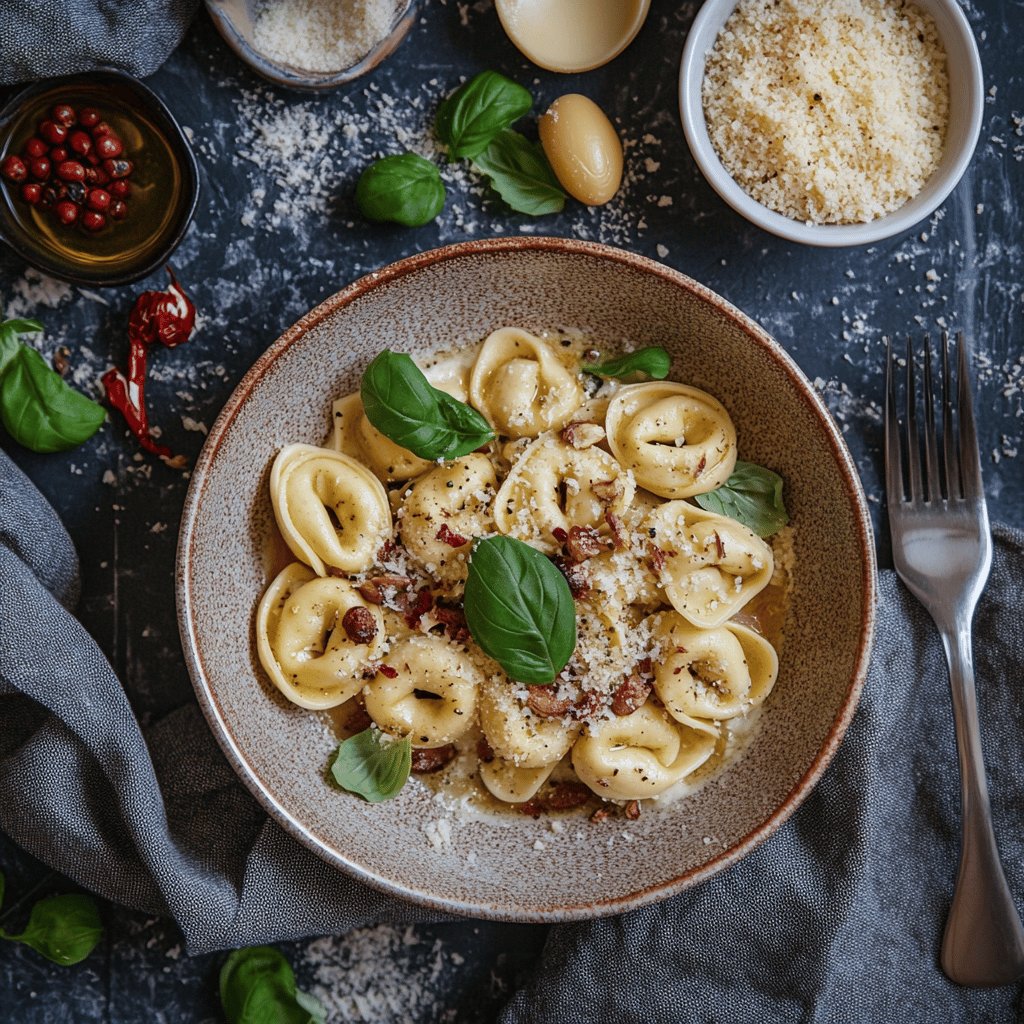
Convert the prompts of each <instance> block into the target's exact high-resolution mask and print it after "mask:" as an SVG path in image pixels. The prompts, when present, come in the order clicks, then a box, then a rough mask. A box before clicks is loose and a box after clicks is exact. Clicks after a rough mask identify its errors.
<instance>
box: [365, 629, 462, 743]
mask: <svg viewBox="0 0 1024 1024" xmlns="http://www.w3.org/2000/svg"><path fill="white" fill-rule="evenodd" d="M386 664H387V665H389V666H390V667H391V668H392V669H393V670H394V671H395V672H397V675H396V676H395V677H394V678H393V679H389V678H388V677H387V675H385V674H384V673H383V672H378V673H377V675H376V676H375V677H374V679H373V681H372V682H370V683H368V684H367V686H366V689H365V690H364V700H365V702H366V711H367V714H369V716H370V717H371V718H372V719H373V720H374V722H376V723H377V725H378V726H380V728H381V730H383V731H384V732H386V733H390V734H391V735H393V736H409V737H410V738H411V739H412V745H413V746H414V747H443V746H446V745H447V744H449V743H451V742H453V741H454V740H457V739H458V738H459V737H460V736H461V735H462V734H463V733H464V732H465V731H466V730H467V729H468V728H469V727H470V726H471V725H472V724H473V716H474V712H475V710H476V694H477V687H478V685H479V683H480V675H479V673H478V671H477V669H476V668H475V667H474V665H473V663H472V662H471V661H470V660H469V658H468V657H466V655H465V653H464V652H462V651H460V650H459V649H458V648H456V647H454V646H452V645H451V644H450V643H448V641H447V640H444V639H442V638H441V637H436V636H410V637H406V638H405V639H403V640H399V641H398V642H397V643H395V644H393V645H392V647H391V650H389V651H388V653H387V657H386Z"/></svg>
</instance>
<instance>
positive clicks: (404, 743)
mask: <svg viewBox="0 0 1024 1024" xmlns="http://www.w3.org/2000/svg"><path fill="white" fill-rule="evenodd" d="M411 770H412V741H411V740H410V739H409V737H408V736H407V737H406V738H405V739H403V740H395V739H392V738H391V737H390V736H385V735H384V733H382V732H380V730H378V729H374V728H373V727H372V726H371V727H370V728H369V729H364V730H363V731H362V732H357V733H356V734H355V736H350V737H349V738H348V739H347V740H345V741H344V742H343V743H341V744H340V745H339V747H338V752H337V754H336V755H335V757H334V764H332V765H331V774H332V775H333V776H334V781H335V782H337V784H338V785H339V786H341V788H342V789H347V790H348V791H349V792H350V793H355V794H356V795H358V796H361V797H362V798H363V799H364V800H368V801H369V802H370V803H371V804H378V803H380V802H381V801H382V800H390V799H391V798H392V797H393V796H397V795H398V793H399V791H400V790H401V788H402V787H403V786H404V785H405V780H406V779H408V778H409V772H410V771H411Z"/></svg>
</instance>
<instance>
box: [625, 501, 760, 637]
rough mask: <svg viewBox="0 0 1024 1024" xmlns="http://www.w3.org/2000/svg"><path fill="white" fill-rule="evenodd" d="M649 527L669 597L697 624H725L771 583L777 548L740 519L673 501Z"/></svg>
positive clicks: (654, 515) (647, 522) (652, 515)
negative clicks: (773, 547)
mask: <svg viewBox="0 0 1024 1024" xmlns="http://www.w3.org/2000/svg"><path fill="white" fill-rule="evenodd" d="M645 525H646V526H647V528H648V533H649V534H650V536H651V538H652V539H651V545H652V551H654V552H655V564H656V565H657V566H658V567H659V569H658V573H659V576H660V578H661V581H662V584H663V586H664V588H665V596H666V597H667V598H668V600H669V601H670V602H671V604H672V607H673V608H675V610H676V611H677V612H679V614H680V615H682V616H683V618H685V619H687V620H689V621H690V622H692V623H693V624H694V625H695V626H704V627H706V628H710V627H713V626H720V625H721V624H722V623H723V622H725V621H726V619H730V618H732V616H733V615H735V614H736V612H738V611H739V610H740V608H742V607H743V605H745V604H746V603H747V602H748V601H749V600H750V599H751V598H752V597H753V596H754V595H755V594H757V593H759V592H760V591H761V590H763V589H764V588H765V587H766V586H767V585H768V583H769V582H770V581H771V578H772V572H773V571H774V560H773V558H772V549H771V548H770V547H769V546H768V545H767V544H766V543H765V542H764V541H763V540H762V539H761V538H760V537H758V536H757V534H756V533H754V532H753V530H750V529H748V528H747V527H746V526H744V525H743V524H742V523H738V522H736V520H735V519H729V518H728V517H727V516H720V515H717V514H716V513H714V512H705V511H704V510H703V509H701V508H697V507H696V506H695V505H691V504H690V503H689V502H688V501H668V502H665V504H664V505H662V506H661V507H660V508H657V509H655V510H654V511H653V512H651V513H650V515H648V517H647V519H646V520H645Z"/></svg>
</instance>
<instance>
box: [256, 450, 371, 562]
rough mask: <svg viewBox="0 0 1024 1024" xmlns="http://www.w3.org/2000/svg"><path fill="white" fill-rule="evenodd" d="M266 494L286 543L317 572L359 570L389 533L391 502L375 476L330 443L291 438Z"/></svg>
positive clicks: (272, 473)
mask: <svg viewBox="0 0 1024 1024" xmlns="http://www.w3.org/2000/svg"><path fill="white" fill-rule="evenodd" d="M270 497H271V501H272V503H273V506H274V515H275V517H276V519H277V525H278V528H279V529H280V530H281V536H282V537H284V539H285V543H286V544H287V545H288V547H289V548H291V550H292V554H293V555H295V557H296V558H298V559H301V560H302V561H303V562H305V563H306V564H307V565H309V566H312V568H313V570H314V571H315V572H316V574H317V575H318V576H325V575H326V574H327V570H328V568H334V569H340V570H341V571H342V572H346V573H356V572H362V571H363V570H364V569H368V568H369V567H370V566H371V565H373V561H374V557H375V555H376V553H377V550H378V549H379V548H380V546H381V545H382V544H383V543H384V542H385V541H386V540H387V539H388V538H389V537H390V535H391V506H390V505H389V504H388V496H387V493H386V492H385V490H384V488H383V487H382V486H381V483H380V481H379V480H378V479H377V478H376V477H375V476H374V475H373V474H372V473H370V472H369V471H368V470H367V469H366V467H365V466H361V465H360V464H359V463H358V462H356V461H355V459H352V458H349V456H347V455H343V454H342V453H341V452H335V451H331V450H330V449H329V448H316V447H314V446H313V445H310V444H290V445H288V446H287V447H286V448H282V449H281V451H280V452H279V453H278V456H277V458H276V459H275V460H274V466H273V468H272V470H271V472H270Z"/></svg>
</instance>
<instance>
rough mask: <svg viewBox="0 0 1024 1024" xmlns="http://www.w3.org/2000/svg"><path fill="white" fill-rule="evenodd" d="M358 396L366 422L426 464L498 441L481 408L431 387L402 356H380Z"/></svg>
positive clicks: (368, 368) (370, 369)
mask: <svg viewBox="0 0 1024 1024" xmlns="http://www.w3.org/2000/svg"><path fill="white" fill-rule="evenodd" d="M359 394H360V396H361V397H362V400H363V409H364V411H365V412H366V418H367V419H368V420H369V421H370V422H371V423H372V424H373V425H374V426H375V427H376V428H377V429H378V430H379V431H380V432H381V433H382V434H383V435H384V436H385V437H387V438H390V439H391V440H392V441H394V442H395V444H397V445H400V446H401V447H402V448H405V449H407V450H408V451H410V452H412V453H413V454H414V455H418V456H419V457H420V458H421V459H430V460H435V459H455V458H458V457H459V456H460V455H468V454H469V453H470V452H472V451H475V450H476V449H477V448H479V447H480V446H481V445H484V444H487V442H488V441H491V440H493V438H494V431H493V430H491V428H490V425H489V424H488V422H487V420H485V419H484V418H483V416H481V415H480V413H478V412H477V411H476V409H473V408H472V407H471V406H468V405H466V404H465V403H464V402H460V401H458V400H457V399H455V398H452V396H451V395H449V394H447V393H446V392H444V391H440V390H438V389H437V388H435V387H433V386H431V384H430V382H429V381H428V380H427V378H426V377H424V376H423V372H422V371H421V370H420V368H419V367H418V366H417V365H416V364H415V363H414V362H413V361H412V359H410V358H409V356H407V355H405V354H404V353H402V352H392V351H391V350H390V349H385V350H384V351H383V352H381V354H380V355H379V356H377V357H376V358H375V359H374V360H373V362H371V363H370V365H369V366H367V368H366V370H365V372H364V373H363V380H362V384H361V385H360V388H359Z"/></svg>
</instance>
